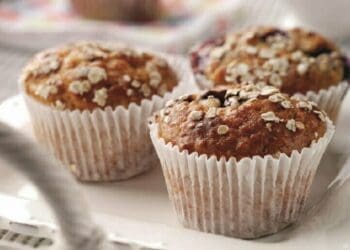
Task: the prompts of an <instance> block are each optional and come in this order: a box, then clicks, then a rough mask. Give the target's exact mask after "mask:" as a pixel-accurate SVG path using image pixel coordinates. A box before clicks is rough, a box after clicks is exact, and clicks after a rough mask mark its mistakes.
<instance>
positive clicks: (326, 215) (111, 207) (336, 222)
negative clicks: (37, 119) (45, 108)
mask: <svg viewBox="0 0 350 250" xmlns="http://www.w3.org/2000/svg"><path fill="white" fill-rule="evenodd" d="M349 104H350V95H348V96H347V99H346V101H345V105H344V107H347V109H344V110H343V111H342V114H341V116H340V120H339V122H340V123H339V124H338V129H339V130H338V131H337V136H336V137H337V138H341V139H342V140H340V141H339V140H336V141H335V142H333V147H332V148H333V149H335V150H338V153H336V152H334V150H333V152H331V150H328V152H327V154H326V156H325V157H324V159H323V160H322V163H321V166H320V169H319V171H318V174H317V176H316V180H315V183H314V185H313V188H312V192H311V197H310V199H309V203H308V207H309V208H310V206H311V205H313V204H315V203H317V202H318V201H320V200H322V202H321V205H319V206H318V207H317V209H315V211H314V212H311V213H309V215H308V216H306V217H304V218H303V220H305V222H303V223H301V226H294V227H290V228H288V229H286V230H284V231H282V232H280V233H278V234H275V235H272V236H269V237H265V238H262V239H258V240H254V241H243V240H239V239H234V238H227V237H223V236H217V235H212V234H205V233H199V232H195V231H192V230H187V229H183V228H182V227H181V226H180V225H179V224H178V223H177V220H176V217H175V214H174V212H173V210H172V208H171V205H170V203H169V200H168V196H167V191H166V187H165V184H164V181H163V178H162V174H161V171H160V169H153V170H152V171H151V172H149V173H147V174H145V175H142V176H139V177H136V178H134V179H131V180H129V181H124V182H118V183H106V184H86V183H79V185H80V186H81V187H82V189H83V191H84V193H85V196H86V197H87V199H88V201H89V202H90V205H91V208H92V210H93V212H94V214H95V215H96V218H97V220H98V221H99V223H100V224H102V225H103V226H104V227H105V228H106V229H107V230H108V232H109V233H113V234H115V235H117V236H118V237H120V238H122V239H130V240H133V241H139V242H143V243H145V244H148V245H150V246H154V248H158V247H159V248H162V249H181V250H182V249H208V250H209V249H210V250H212V249H222V250H225V249H233V248H235V249H242V250H245V249H247V250H248V249H259V250H260V249H303V248H308V249H330V248H332V249H350V198H349V197H347V196H349V195H350V184H349V183H347V182H346V183H345V184H343V185H342V186H341V188H339V189H337V190H332V191H331V192H327V193H326V190H327V186H328V185H329V184H330V183H331V181H332V180H333V179H334V178H335V176H336V175H337V172H338V170H339V169H340V167H341V166H342V165H343V162H344V159H345V156H344V154H342V155H340V154H339V148H341V149H342V152H350V150H349V145H350V144H349V141H350V140H349V125H348V124H346V122H347V121H348V122H349V120H350V112H349V110H350V105H349ZM0 121H3V122H5V123H7V124H9V125H11V126H13V127H15V128H17V129H19V130H21V131H22V132H24V133H25V134H27V135H28V136H31V130H30V124H29V117H28V114H27V111H26V109H25V106H24V103H23V100H22V98H21V97H20V96H15V97H12V98H9V99H8V100H6V101H5V102H4V103H3V104H2V105H1V106H0ZM339 145H341V147H339ZM3 164H5V163H3ZM13 204H15V205H13ZM14 206H16V209H11V208H12V207H14ZM48 211H49V209H48V208H47V207H46V205H45V204H44V203H43V200H42V199H41V197H40V196H39V195H38V194H37V191H36V189H35V187H34V186H33V185H32V184H31V183H29V182H28V181H27V180H25V179H24V178H23V177H21V176H20V175H19V174H18V173H15V172H14V171H12V170H11V169H9V168H1V169H0V216H2V217H6V218H8V219H11V220H13V221H26V223H29V224H30V223H34V224H35V223H38V222H40V223H43V224H45V225H46V224H48V226H49V227H51V225H54V221H53V219H52V218H53V217H52V215H51V213H50V212H48ZM33 219H34V220H33ZM319 224H320V225H319ZM0 226H1V224H0ZM45 233H46V234H45V235H46V236H47V237H49V236H50V234H48V233H47V232H45ZM53 234H54V233H52V237H54V236H53ZM45 235H44V236H45Z"/></svg>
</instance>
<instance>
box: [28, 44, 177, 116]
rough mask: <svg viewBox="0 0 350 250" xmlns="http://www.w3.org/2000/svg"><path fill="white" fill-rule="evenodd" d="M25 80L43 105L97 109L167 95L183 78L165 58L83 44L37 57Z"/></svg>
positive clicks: (103, 45)
mask: <svg viewBox="0 0 350 250" xmlns="http://www.w3.org/2000/svg"><path fill="white" fill-rule="evenodd" d="M21 82H22V84H23V86H24V89H25V91H26V93H27V94H28V95H30V96H32V97H34V98H35V99H36V100H37V101H39V102H41V103H43V104H46V105H50V106H54V107H56V108H58V109H69V110H75V109H78V110H93V109H95V108H102V109H103V108H105V107H112V108H114V107H116V106H120V105H121V106H124V107H128V105H129V104H130V103H136V104H140V103H141V101H142V100H144V99H151V98H152V96H153V95H159V96H163V95H164V94H165V93H166V92H170V91H171V90H172V89H173V88H174V87H175V86H176V85H177V83H178V79H177V76H176V74H175V73H174V71H173V70H172V69H171V67H170V66H169V65H168V63H167V61H166V60H165V59H163V58H161V57H159V56H156V55H152V54H150V53H146V52H139V51H137V50H134V49H131V48H128V47H125V46H123V45H121V44H117V43H104V42H77V43H72V44H69V45H65V46H62V47H58V48H54V49H49V50H46V51H43V52H41V53H39V54H37V55H36V56H35V57H34V58H33V60H32V61H30V62H29V63H28V65H27V66H26V67H25V69H24V73H23V76H22V78H21Z"/></svg>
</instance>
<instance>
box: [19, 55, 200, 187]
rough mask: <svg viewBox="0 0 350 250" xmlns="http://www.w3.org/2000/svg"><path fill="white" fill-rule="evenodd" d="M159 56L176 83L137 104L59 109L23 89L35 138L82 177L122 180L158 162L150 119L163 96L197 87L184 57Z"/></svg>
mask: <svg viewBox="0 0 350 250" xmlns="http://www.w3.org/2000/svg"><path fill="white" fill-rule="evenodd" d="M158 54H159V53H158ZM161 55H162V57H163V58H164V59H166V60H167V61H168V63H169V65H170V66H171V67H172V68H173V69H174V70H175V72H176V73H177V76H178V79H179V84H178V86H177V87H176V88H175V89H174V90H173V92H171V93H167V94H165V96H164V97H160V96H153V97H152V99H151V100H147V99H145V100H143V101H142V102H141V104H140V105H136V104H134V103H132V104H130V105H129V107H128V108H124V107H122V106H120V107H116V108H115V109H112V108H110V107H107V108H105V109H103V110H102V109H95V110H93V111H92V112H91V111H88V110H86V111H79V110H75V111H70V110H63V111H60V110H57V109H55V108H53V107H49V106H47V105H43V104H41V103H39V102H38V101H36V100H35V99H34V98H32V97H30V96H28V95H26V94H25V92H24V91H23V93H24V96H25V100H26V104H27V107H28V110H29V113H30V116H31V121H32V125H33V129H34V134H35V136H36V137H37V139H38V140H39V142H41V143H42V144H44V145H45V146H46V147H47V148H48V149H50V151H51V152H53V153H54V154H55V155H56V157H57V158H58V159H60V160H62V162H63V163H64V164H65V165H67V166H69V167H70V169H71V171H72V172H73V173H74V175H75V176H76V177H77V178H78V179H79V180H82V181H113V180H123V179H127V178H130V177H132V176H135V175H138V174H140V173H142V172H145V171H146V170H148V169H149V168H150V167H151V166H152V165H153V163H157V162H158V161H157V159H156V155H155V153H154V150H153V147H152V143H151V140H150V138H149V130H148V126H147V119H148V117H150V116H151V115H152V114H153V113H154V112H155V111H157V110H159V109H161V108H162V107H163V106H164V104H165V102H166V101H167V100H170V99H173V98H175V97H178V96H180V95H182V94H185V93H187V92H191V91H193V89H194V88H195V87H194V84H193V79H192V78H191V74H189V66H188V64H187V63H186V61H185V60H184V59H182V58H179V57H176V56H169V55H164V54H161Z"/></svg>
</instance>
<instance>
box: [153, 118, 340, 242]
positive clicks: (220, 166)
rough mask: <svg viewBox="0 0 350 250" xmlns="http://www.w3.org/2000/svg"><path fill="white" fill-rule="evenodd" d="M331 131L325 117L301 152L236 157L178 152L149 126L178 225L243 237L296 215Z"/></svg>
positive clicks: (276, 228)
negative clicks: (318, 135) (324, 125)
mask: <svg viewBox="0 0 350 250" xmlns="http://www.w3.org/2000/svg"><path fill="white" fill-rule="evenodd" d="M333 133H334V126H333V124H332V122H331V121H330V120H329V119H328V118H327V131H326V133H325V135H324V136H323V137H322V138H320V139H319V140H318V141H317V142H315V143H313V144H312V145H311V146H310V147H308V148H304V149H303V150H302V151H301V152H298V151H296V150H295V151H293V152H292V154H291V156H287V155H286V154H281V156H280V157H279V158H273V157H272V156H271V155H268V156H265V157H260V156H255V157H252V158H244V159H242V160H240V161H236V160H235V159H234V158H230V159H229V160H226V159H225V158H221V159H217V158H216V157H215V156H208V155H199V154H198V153H191V154H189V153H188V152H187V151H180V150H179V148H178V147H177V146H173V145H171V144H170V143H168V144H166V143H165V142H164V140H163V139H161V138H159V136H158V125H157V124H154V123H152V124H151V125H150V135H151V139H152V142H153V145H154V147H155V149H156V152H157V155H158V157H159V159H160V162H161V165H162V169H163V173H164V177H165V180H166V185H167V188H168V192H169V196H170V200H171V202H172V204H173V206H174V208H175V212H176V214H177V216H178V219H179V221H180V222H181V224H183V225H184V226H185V227H187V228H191V229H195V230H199V231H203V232H208V233H215V234H222V235H227V236H233V237H238V238H247V239H251V238H257V237H261V236H264V235H268V234H272V233H275V232H277V231H279V230H281V229H283V228H284V227H286V226H287V225H289V224H291V223H293V222H295V221H296V220H297V219H298V216H299V214H300V213H301V212H302V211H303V208H304V204H305V200H306V199H307V197H308V193H309V190H310V186H311V184H312V182H313V179H314V176H315V173H316V170H317V167H318V165H319V162H320V160H321V157H322V155H323V154H324V152H325V150H326V148H327V145H328V143H329V141H330V140H331V138H332V136H333Z"/></svg>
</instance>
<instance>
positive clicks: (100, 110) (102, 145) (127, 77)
mask: <svg viewBox="0 0 350 250" xmlns="http://www.w3.org/2000/svg"><path fill="white" fill-rule="evenodd" d="M186 73H187V69H186V66H185V65H184V64H183V61H182V60H180V59H179V58H175V57H171V56H168V55H163V54H162V55H161V54H154V53H152V52H145V51H143V50H137V49H132V48H129V47H126V46H125V45H121V44H118V43H104V42H77V43H72V44H68V45H65V46H61V47H57V48H54V49H49V50H46V51H43V52H41V53H39V54H37V55H36V56H35V57H34V58H33V59H32V60H31V61H30V62H29V63H28V65H27V66H26V67H25V69H24V71H23V75H22V77H21V80H20V83H21V87H22V89H23V94H24V96H25V99H26V102H27V106H28V108H29V112H30V115H31V120H32V124H33V128H34V132H35V135H36V137H37V138H38V140H39V141H40V142H41V143H43V144H45V145H46V146H47V147H48V148H50V150H51V151H52V152H54V153H55V155H56V156H57V157H58V158H59V159H60V160H62V161H63V162H64V163H65V164H66V165H67V166H71V170H72V172H73V173H74V174H75V175H76V177H77V178H78V179H80V180H85V181H99V180H105V181H110V180H122V179H127V178H129V177H132V176H135V175H138V174H140V173H142V172H144V171H146V170H147V169H149V168H150V167H151V165H152V164H151V162H152V160H153V159H154V158H155V155H154V154H153V152H154V151H153V149H152V145H151V141H150V139H149V136H148V127H147V118H148V117H149V116H150V115H151V114H152V113H153V112H154V111H156V110H158V109H160V108H162V107H163V105H164V103H165V102H166V100H167V99H169V98H172V97H174V96H176V95H180V94H182V93H184V91H185V90H184V85H182V84H181V83H182V81H183V80H184V78H185V77H186ZM185 81H186V80H185ZM186 84H187V83H186Z"/></svg>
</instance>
